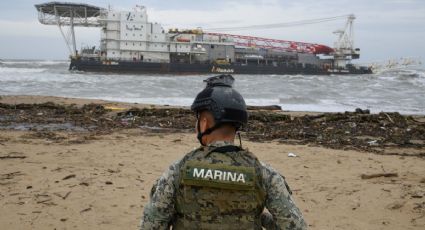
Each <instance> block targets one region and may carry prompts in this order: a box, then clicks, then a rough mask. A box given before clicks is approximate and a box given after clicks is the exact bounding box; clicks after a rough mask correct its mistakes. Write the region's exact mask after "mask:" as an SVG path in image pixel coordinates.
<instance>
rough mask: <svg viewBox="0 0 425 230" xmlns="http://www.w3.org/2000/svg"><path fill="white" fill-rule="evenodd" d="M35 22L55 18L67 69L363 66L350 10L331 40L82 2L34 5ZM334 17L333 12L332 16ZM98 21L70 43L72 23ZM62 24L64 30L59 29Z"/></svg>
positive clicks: (246, 70)
mask: <svg viewBox="0 0 425 230" xmlns="http://www.w3.org/2000/svg"><path fill="white" fill-rule="evenodd" d="M35 7H36V9H37V11H38V19H39V21H40V22H41V23H42V24H46V25H57V26H58V27H59V29H60V31H61V33H62V35H63V37H64V39H65V42H66V44H67V46H68V48H69V52H70V59H71V63H70V67H69V69H70V70H79V71H91V72H116V73H172V74H204V73H205V74H207V73H232V74H368V73H371V72H372V71H371V69H370V68H368V67H362V66H356V65H353V64H351V60H353V59H358V58H359V57H360V49H356V48H354V45H353V44H354V41H353V36H352V27H353V21H354V19H355V16H354V15H347V23H346V26H345V28H344V29H343V30H339V31H336V33H337V34H338V35H339V37H338V41H337V42H336V43H335V47H333V48H331V47H329V46H326V45H321V44H315V43H306V42H296V41H286V40H278V39H267V38H261V37H253V36H242V35H235V34H228V33H218V32H214V31H208V30H207V31H204V30H202V29H201V28H196V29H185V30H181V29H169V30H168V31H166V30H165V29H164V28H163V27H162V26H161V24H159V23H152V22H150V21H149V20H148V14H147V10H146V8H145V7H143V6H136V7H135V8H134V9H133V10H132V11H115V10H113V9H111V8H109V9H105V8H101V7H97V6H93V5H88V4H76V3H62V2H49V3H43V4H38V5H35ZM335 18H336V17H335ZM77 26H84V27H100V31H101V32H100V45H99V46H97V47H96V46H92V47H81V49H80V51H78V50H77V47H76V39H75V31H74V27H77ZM66 29H68V31H66Z"/></svg>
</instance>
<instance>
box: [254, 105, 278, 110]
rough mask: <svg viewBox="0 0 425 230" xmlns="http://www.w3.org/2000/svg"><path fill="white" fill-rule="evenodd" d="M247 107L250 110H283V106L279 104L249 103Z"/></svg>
mask: <svg viewBox="0 0 425 230" xmlns="http://www.w3.org/2000/svg"><path fill="white" fill-rule="evenodd" d="M246 108H247V109H248V110H282V107H280V106H278V105H265V106H254V105H248V106H247V107H246Z"/></svg>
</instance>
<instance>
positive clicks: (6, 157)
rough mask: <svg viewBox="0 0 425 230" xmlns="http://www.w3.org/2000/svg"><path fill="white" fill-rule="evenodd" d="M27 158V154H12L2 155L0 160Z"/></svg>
mask: <svg viewBox="0 0 425 230" xmlns="http://www.w3.org/2000/svg"><path fill="white" fill-rule="evenodd" d="M24 158H27V157H26V156H11V155H6V156H0V160H3V159H24Z"/></svg>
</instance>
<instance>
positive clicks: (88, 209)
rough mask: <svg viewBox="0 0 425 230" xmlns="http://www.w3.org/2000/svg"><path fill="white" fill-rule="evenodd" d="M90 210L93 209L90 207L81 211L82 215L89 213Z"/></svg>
mask: <svg viewBox="0 0 425 230" xmlns="http://www.w3.org/2000/svg"><path fill="white" fill-rule="evenodd" d="M90 210H91V207H88V208H85V209H83V210H81V211H80V213H83V212H88V211H90Z"/></svg>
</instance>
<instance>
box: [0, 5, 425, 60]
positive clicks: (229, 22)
mask: <svg viewBox="0 0 425 230" xmlns="http://www.w3.org/2000/svg"><path fill="white" fill-rule="evenodd" d="M67 1H68V2H75V1H72V0H67ZM43 2H44V1H34V0H2V1H0V12H1V13H0V59H8V58H12V59H48V60H54V59H61V60H64V59H67V57H68V51H67V48H66V46H65V43H64V41H63V39H62V37H61V35H60V33H59V30H58V29H57V27H55V26H46V25H42V24H40V23H39V22H38V20H37V12H36V9H35V7H34V4H38V3H43ZM76 2H83V1H76ZM84 3H88V4H92V5H96V6H101V7H105V8H107V7H108V6H111V7H113V8H114V9H119V10H130V9H132V7H134V6H135V5H136V4H138V5H144V6H146V7H147V10H148V15H149V20H150V21H154V22H159V23H161V24H162V25H163V26H164V27H165V28H171V27H179V28H194V27H198V26H201V27H203V28H214V27H233V26H244V25H258V24H270V23H281V22H291V21H299V20H305V19H315V18H323V17H332V16H339V15H345V14H350V13H353V14H355V15H356V17H357V19H356V20H355V23H354V31H355V45H356V47H359V48H361V61H360V62H365V63H366V62H371V61H379V60H387V59H390V58H399V57H420V58H422V60H423V58H424V57H425V54H424V53H425V42H424V41H425V0H373V1H372V0H338V1H336V0H297V1H295V0H280V1H278V0H262V1H261V0H260V1H253V0H214V1H206V0H198V1H190V0H175V1H165V0H145V1H136V0H120V1H111V0H109V1H106V0H86V1H84ZM344 25H345V20H344V19H342V20H338V21H332V22H326V23H323V24H314V25H305V26H300V27H289V28H278V29H268V30H253V31H234V32H232V33H234V34H244V35H255V36H262V37H267V38H276V39H285V40H295V41H305V42H313V43H321V44H325V45H329V46H333V43H334V41H335V40H336V36H335V35H334V34H333V33H332V32H333V31H335V30H337V29H341V28H343V27H344ZM76 32H77V45H78V46H80V45H82V44H87V45H97V44H98V43H99V39H100V38H99V34H100V31H99V28H89V29H87V28H79V29H78V30H77V31H76Z"/></svg>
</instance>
